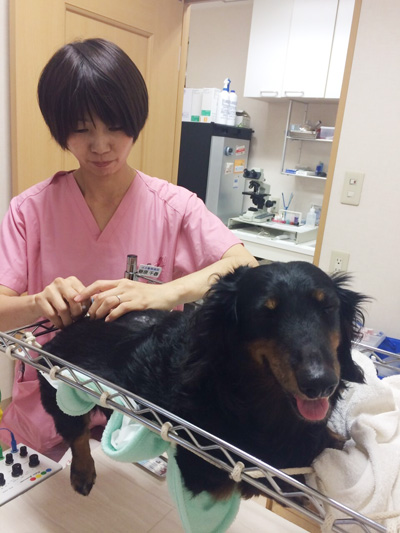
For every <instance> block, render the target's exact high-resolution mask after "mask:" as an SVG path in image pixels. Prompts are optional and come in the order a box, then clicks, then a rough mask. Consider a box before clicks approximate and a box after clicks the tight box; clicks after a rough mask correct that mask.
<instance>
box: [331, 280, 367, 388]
mask: <svg viewBox="0 0 400 533" xmlns="http://www.w3.org/2000/svg"><path fill="white" fill-rule="evenodd" d="M350 280H351V277H350V276H349V275H348V274H346V273H343V272H340V273H338V274H334V275H333V276H332V281H333V283H334V285H335V288H336V292H337V295H338V296H339V299H340V330H341V331H340V333H341V341H340V345H339V348H338V356H339V361H340V365H341V374H342V375H341V377H342V379H344V380H346V381H352V382H355V383H364V373H363V371H362V370H361V368H360V367H359V366H358V365H357V364H356V363H355V362H354V361H353V359H352V357H351V348H352V341H354V340H357V339H359V337H360V329H361V327H362V326H363V325H364V314H363V310H362V304H363V303H365V302H367V301H369V300H370V298H368V297H367V296H365V295H364V294H361V293H359V292H355V291H352V290H350V289H348V288H347V287H346V285H347V284H348V283H349V281H350Z"/></svg>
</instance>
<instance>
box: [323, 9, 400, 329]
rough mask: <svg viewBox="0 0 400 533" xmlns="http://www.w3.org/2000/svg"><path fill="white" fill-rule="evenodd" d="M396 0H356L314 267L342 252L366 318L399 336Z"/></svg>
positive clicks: (399, 12) (399, 49) (399, 16)
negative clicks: (356, 180)
mask: <svg viewBox="0 0 400 533" xmlns="http://www.w3.org/2000/svg"><path fill="white" fill-rule="evenodd" d="M399 20H400V2H399V1H398V0H379V2H377V1H376V0H363V3H362V9H361V17H360V24H359V30H358V35H357V41H356V49H355V54H354V61H353V67H352V71H351V78H350V85H349V92H348V97H347V102H346V109H345V114H344V122H343V128H342V133H341V137H340V145H339V151H338V157H337V162H336V167H335V176H334V181H333V188H332V194H331V197H330V204H329V211H328V219H327V225H326V231H325V235H324V239H323V245H322V255H321V261H320V266H321V267H322V268H324V269H327V268H328V267H329V259H330V255H331V252H332V250H340V251H344V252H348V253H349V254H350V262H349V270H350V271H351V272H353V273H354V285H355V286H356V288H357V289H358V290H360V291H363V292H366V293H368V294H369V295H371V296H373V297H374V298H375V301H374V302H373V303H372V305H371V306H370V307H369V316H368V324H370V325H371V326H373V327H374V328H376V329H382V330H383V331H385V333H386V334H387V335H389V336H392V337H396V338H400V281H399V280H400V237H399V235H400V230H399V226H398V221H397V219H396V216H397V214H398V212H399V209H400V177H399V175H398V167H397V165H398V164H399V159H400V148H399V135H398V128H397V125H398V121H399V117H400V68H399V57H400V38H399V35H400V34H399V27H398V24H399ZM346 171H356V172H363V173H365V179H364V187H363V191H362V196H361V203H360V205H359V206H358V207H353V206H348V205H343V204H341V203H340V195H341V189H342V186H343V179H344V173H345V172H346Z"/></svg>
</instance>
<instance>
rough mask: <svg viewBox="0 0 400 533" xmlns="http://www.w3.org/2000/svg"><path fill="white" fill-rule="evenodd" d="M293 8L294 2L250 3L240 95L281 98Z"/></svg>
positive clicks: (258, 1)
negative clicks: (246, 49)
mask: <svg viewBox="0 0 400 533" xmlns="http://www.w3.org/2000/svg"><path fill="white" fill-rule="evenodd" d="M324 1H325V0H324ZM293 5H294V0H279V1H276V0H255V1H254V4H253V15H252V21H251V33H250V43H249V52H248V58H247V70H246V80H245V87H244V96H252V97H260V96H263V97H266V96H269V97H278V96H282V94H281V93H282V82H283V78H284V73H285V62H286V50H287V45H288V41H289V32H290V22H291V18H292V11H293Z"/></svg>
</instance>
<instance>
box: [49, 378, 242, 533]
mask: <svg viewBox="0 0 400 533" xmlns="http://www.w3.org/2000/svg"><path fill="white" fill-rule="evenodd" d="M79 378H80V379H82V381H86V378H85V376H83V375H82V376H79ZM89 386H90V385H89ZM93 389H94V387H93ZM94 390H95V389H94ZM109 392H113V391H112V389H110V390H109ZM57 403H58V406H59V407H60V409H61V410H62V411H64V412H65V413H66V414H68V415H71V416H79V415H83V414H85V413H87V412H89V411H90V410H91V409H92V408H93V407H95V405H96V403H95V400H94V398H92V397H91V396H90V395H89V394H87V393H86V392H83V391H80V390H78V389H76V388H73V387H71V386H69V385H67V384H66V383H63V382H59V381H58V382H57ZM97 403H99V402H97ZM101 444H102V448H103V451H104V452H105V453H106V454H107V455H108V456H109V457H111V458H112V459H115V460H116V461H121V462H129V463H132V462H139V461H143V460H145V459H151V458H153V457H158V456H159V455H161V454H163V453H164V452H166V453H167V455H168V469H167V483H168V489H169V492H170V495H171V498H172V499H173V501H174V503H175V505H176V507H177V509H178V512H179V515H180V519H181V522H182V525H183V528H184V530H185V531H186V532H187V533H223V532H224V531H226V530H227V529H228V527H229V526H230V525H231V524H232V522H233V521H234V520H235V517H236V514H237V512H238V510H239V505H240V494H239V492H238V491H235V492H234V493H233V495H232V496H231V497H230V498H229V499H226V500H223V501H221V500H215V499H214V498H213V496H212V495H211V494H209V493H208V492H206V491H204V492H202V493H200V494H199V495H197V496H193V495H192V493H191V492H189V491H188V490H187V489H186V488H185V486H184V483H183V480H182V476H181V472H180V469H179V467H178V465H177V462H176V459H175V454H176V446H175V445H174V444H172V443H171V442H168V441H166V440H163V439H162V438H161V436H160V435H158V434H156V433H154V432H152V431H151V430H149V429H147V428H146V427H145V426H143V425H141V424H139V423H138V422H135V421H134V420H133V419H131V418H130V417H127V416H124V415H123V414H122V413H119V412H118V411H114V412H113V414H112V415H111V418H110V420H109V421H108V423H107V426H106V428H105V430H104V433H103V437H102V442H101Z"/></svg>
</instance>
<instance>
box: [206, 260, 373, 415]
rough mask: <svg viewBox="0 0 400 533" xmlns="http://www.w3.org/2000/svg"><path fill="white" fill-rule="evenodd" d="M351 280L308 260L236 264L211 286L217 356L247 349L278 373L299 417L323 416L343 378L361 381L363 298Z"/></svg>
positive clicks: (209, 322) (211, 334)
mask: <svg viewBox="0 0 400 533" xmlns="http://www.w3.org/2000/svg"><path fill="white" fill-rule="evenodd" d="M348 280H349V278H348V276H347V275H343V274H341V275H336V276H332V277H330V276H328V275H327V274H325V273H324V272H323V271H322V270H320V269H319V268H317V267H315V266H313V265H311V264H309V263H305V262H290V263H271V264H268V265H262V266H259V267H257V268H239V269H238V270H236V271H235V272H233V273H232V274H228V275H227V276H225V277H223V278H221V279H220V280H219V281H218V282H217V283H216V284H215V285H214V286H213V288H212V289H211V291H210V294H209V296H208V298H207V299H206V302H205V304H204V309H203V310H202V314H201V316H202V318H201V321H202V322H203V323H202V326H203V328H202V329H203V332H204V334H205V335H207V337H208V338H209V342H210V343H212V345H213V347H214V351H215V357H216V359H218V358H223V357H227V356H228V357H229V354H236V355H235V356H236V357H239V354H240V356H241V354H242V353H243V352H244V353H245V354H246V357H248V358H251V360H252V364H254V365H256V366H258V367H259V370H260V373H262V372H263V371H268V372H269V373H272V374H273V377H274V378H275V380H276V382H278V384H279V385H280V387H281V388H282V389H283V391H284V392H285V393H286V395H287V396H288V397H289V398H290V399H291V402H292V404H293V407H294V409H295V411H296V413H297V414H298V415H299V416H300V417H301V418H303V419H306V420H309V421H319V420H323V419H325V418H326V417H327V416H328V413H329V411H330V407H331V403H332V399H336V398H337V397H338V395H339V393H340V390H341V389H342V388H343V387H344V383H343V380H344V381H353V382H358V383H362V382H363V373H362V371H361V370H360V368H359V367H358V366H357V365H356V364H355V363H354V362H353V360H352V357H351V341H352V340H353V339H354V338H356V336H357V333H358V328H359V324H360V323H363V314H362V311H361V307H360V306H361V304H362V302H363V301H364V300H366V298H365V297H364V296H363V295H361V294H359V293H356V292H354V291H351V290H349V289H347V288H346V284H347V282H348ZM243 348H244V349H243ZM217 352H218V353H217ZM216 364H217V363H216ZM228 364H229V363H228ZM249 386H251V385H249Z"/></svg>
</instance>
